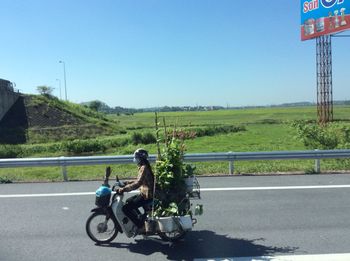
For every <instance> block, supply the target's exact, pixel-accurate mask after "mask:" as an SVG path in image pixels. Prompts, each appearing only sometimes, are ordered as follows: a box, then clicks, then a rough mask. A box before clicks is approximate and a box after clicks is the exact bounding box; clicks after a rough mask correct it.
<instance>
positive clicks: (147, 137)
mask: <svg viewBox="0 0 350 261" xmlns="http://www.w3.org/2000/svg"><path fill="white" fill-rule="evenodd" d="M131 142H132V144H133V145H138V144H152V143H156V142H157V139H156V137H155V136H154V135H153V134H152V133H150V132H146V133H143V134H142V133H139V132H134V133H133V134H132V135H131Z"/></svg>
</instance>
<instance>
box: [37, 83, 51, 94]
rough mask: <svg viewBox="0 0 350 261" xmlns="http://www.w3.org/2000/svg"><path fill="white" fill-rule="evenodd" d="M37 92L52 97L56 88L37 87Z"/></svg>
mask: <svg viewBox="0 0 350 261" xmlns="http://www.w3.org/2000/svg"><path fill="white" fill-rule="evenodd" d="M36 90H37V91H38V92H39V93H40V94H41V95H43V96H52V92H53V90H54V88H52V87H50V86H47V85H40V86H38V87H36Z"/></svg>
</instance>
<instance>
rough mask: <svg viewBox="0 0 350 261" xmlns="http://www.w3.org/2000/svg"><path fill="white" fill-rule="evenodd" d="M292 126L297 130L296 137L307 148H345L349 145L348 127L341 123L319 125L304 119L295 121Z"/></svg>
mask: <svg viewBox="0 0 350 261" xmlns="http://www.w3.org/2000/svg"><path fill="white" fill-rule="evenodd" d="M292 127H293V128H295V129H296V130H297V139H299V140H301V141H302V142H303V143H304V145H305V147H307V148H309V149H325V150H327V149H336V148H338V149H341V148H343V149H345V148H348V147H349V145H350V127H348V126H345V125H342V124H334V123H331V124H328V125H326V126H320V125H318V124H315V123H313V124H310V123H306V122H305V121H295V122H293V123H292Z"/></svg>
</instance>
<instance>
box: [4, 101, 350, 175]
mask: <svg viewBox="0 0 350 261" xmlns="http://www.w3.org/2000/svg"><path fill="white" fill-rule="evenodd" d="M315 114H316V108H315V107H297V108H259V109H241V110H230V111H229V110H223V111H208V112H171V113H161V114H160V116H161V117H162V116H164V117H165V119H166V123H167V125H168V126H174V125H176V126H177V128H178V129H191V128H207V127H208V126H223V125H224V126H244V128H245V129H246V130H245V131H239V132H232V133H226V134H218V135H214V136H203V137H198V138H195V139H192V140H186V142H185V143H186V147H187V152H188V153H204V152H228V151H236V152H245V151H285V150H289V151H290V150H305V147H304V145H303V144H302V143H301V142H300V141H298V140H296V139H295V138H294V137H295V134H296V133H295V130H294V129H292V128H291V127H290V122H291V121H293V120H300V119H304V120H314V119H315V118H316V116H315ZM349 115H350V107H344V106H339V107H335V108H334V118H335V119H336V120H339V121H343V122H344V123H345V124H349V123H348V121H349V119H350V118H349ZM108 117H109V118H110V119H111V120H113V121H114V123H115V124H116V125H117V126H118V128H120V130H125V132H126V133H125V134H118V135H114V136H105V137H98V138H97V140H98V141H99V142H101V143H104V144H108V146H106V149H105V150H104V152H98V153H94V155H121V154H131V153H132V152H133V151H134V150H135V148H137V147H144V148H146V149H148V150H149V151H150V152H151V153H152V154H155V153H156V146H155V145H154V144H148V145H144V144H139V145H133V144H131V143H130V142H126V141H127V140H128V139H130V137H131V135H132V134H133V133H134V132H140V133H144V132H153V130H154V114H153V113H140V114H135V115H132V116H126V115H122V116H117V115H109V116H108ZM123 133H124V131H123ZM113 144H114V145H113ZM46 146H47V147H49V148H50V147H60V146H61V143H57V142H56V143H46V144H28V145H24V146H23V147H24V150H25V149H27V150H29V151H35V149H34V150H33V147H37V148H38V149H37V150H36V151H37V153H33V154H31V155H27V156H31V157H46V156H69V155H68V154H67V152H65V151H62V150H55V149H52V150H50V149H48V150H45V149H42V148H43V147H46ZM313 164H314V162H313V161H299V160H293V161H289V160H286V161H256V162H235V173H241V174H247V173H276V172H302V173H304V172H306V173H308V172H311V170H312V168H313ZM196 165H197V169H198V174H225V173H227V172H228V163H227V162H222V163H220V162H219V163H218V162H215V163H214V162H208V163H196ZM321 166H322V170H324V171H325V170H344V169H349V168H350V166H349V165H348V164H347V163H344V162H343V161H337V160H327V161H322V165H321ZM112 169H113V173H114V174H118V175H119V176H120V177H127V176H128V177H130V176H135V174H136V167H135V166H134V165H114V166H112ZM103 172H104V166H81V167H69V168H68V176H69V178H70V179H71V180H81V179H96V178H101V176H102V175H103ZM0 178H3V179H8V180H13V181H28V180H62V174H61V170H60V168H31V169H29V168H18V169H0Z"/></svg>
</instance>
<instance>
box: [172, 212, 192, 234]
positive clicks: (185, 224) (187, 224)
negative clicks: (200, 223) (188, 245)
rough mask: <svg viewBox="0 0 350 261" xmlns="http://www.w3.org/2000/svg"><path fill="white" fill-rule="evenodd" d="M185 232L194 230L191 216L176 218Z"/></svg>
mask: <svg viewBox="0 0 350 261" xmlns="http://www.w3.org/2000/svg"><path fill="white" fill-rule="evenodd" d="M176 218H177V220H178V221H179V223H180V225H181V228H182V229H183V230H185V231H186V230H187V231H188V230H192V218H191V216H190V215H186V216H180V217H176Z"/></svg>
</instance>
